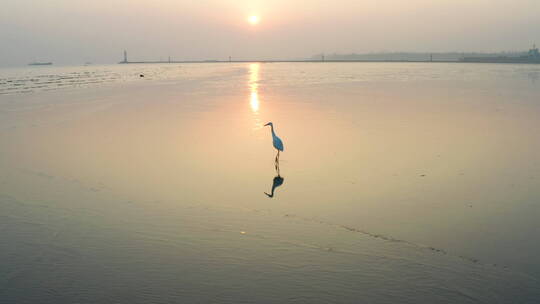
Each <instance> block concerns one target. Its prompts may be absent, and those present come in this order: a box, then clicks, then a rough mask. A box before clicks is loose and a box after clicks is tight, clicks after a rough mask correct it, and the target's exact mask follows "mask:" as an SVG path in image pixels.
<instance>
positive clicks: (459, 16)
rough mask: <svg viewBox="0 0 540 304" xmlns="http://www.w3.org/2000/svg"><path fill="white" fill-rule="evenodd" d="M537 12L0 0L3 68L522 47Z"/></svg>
mask: <svg viewBox="0 0 540 304" xmlns="http://www.w3.org/2000/svg"><path fill="white" fill-rule="evenodd" d="M509 12H511V13H509ZM539 13H540V2H539V1H537V0H513V1H510V0H495V1H487V0H477V1H465V0H453V1H450V0H441V1H437V2H436V3H433V1H428V0H411V1H407V2H404V1H391V0H378V1H376V0H366V1H355V0H336V1H327V0H326V1H325V0H314V1H310V2H309V5H305V1H299V0H289V1H285V0H273V1H262V0H261V1H248V0H237V1H217V0H207V1H200V2H197V3H195V2H194V1H182V0H181V1H173V0H161V1H154V2H153V3H152V4H149V2H147V1H142V0H130V1H128V0H110V1H96V2H82V1H68V0H50V1H36V0H5V1H3V5H2V10H1V11H0V38H1V39H2V41H3V47H2V48H1V49H0V66H19V65H25V64H27V63H28V62H31V61H34V60H37V61H54V63H55V64H81V63H84V62H87V61H89V62H94V63H115V62H118V61H119V60H121V55H122V51H123V50H128V52H129V55H130V58H131V59H133V60H156V59H160V57H161V58H162V59H166V58H167V57H168V56H171V57H172V58H173V59H176V60H200V59H220V60H224V59H226V58H228V56H232V57H233V58H234V59H277V58H281V59H291V58H308V57H311V56H312V55H314V54H318V53H321V52H325V53H368V52H378V51H388V52H391V51H408V52H424V51H426V52H445V51H460V52H461V51H477V52H499V51H522V50H526V49H528V48H529V47H530V46H531V45H532V43H534V42H540V26H539V23H538V18H537V17H538V15H539ZM253 16H257V18H256V19H257V22H255V23H256V24H255V23H250V22H248V20H251V19H249V18H250V17H253Z"/></svg>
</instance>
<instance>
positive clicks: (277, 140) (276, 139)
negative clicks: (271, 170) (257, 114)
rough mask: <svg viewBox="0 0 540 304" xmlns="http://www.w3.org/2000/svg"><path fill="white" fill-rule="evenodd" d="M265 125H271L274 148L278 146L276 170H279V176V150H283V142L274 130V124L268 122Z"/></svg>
mask: <svg viewBox="0 0 540 304" xmlns="http://www.w3.org/2000/svg"><path fill="white" fill-rule="evenodd" d="M265 126H270V128H271V130H272V145H273V146H274V148H276V150H277V155H276V170H277V171H278V176H279V152H280V151H281V152H283V142H282V141H281V139H280V138H279V137H278V136H277V135H276V132H275V131H274V124H273V123H271V122H269V123H267V124H265Z"/></svg>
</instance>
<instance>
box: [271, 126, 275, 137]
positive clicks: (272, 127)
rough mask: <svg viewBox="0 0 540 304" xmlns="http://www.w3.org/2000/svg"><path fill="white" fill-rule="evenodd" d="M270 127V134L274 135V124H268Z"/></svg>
mask: <svg viewBox="0 0 540 304" xmlns="http://www.w3.org/2000/svg"><path fill="white" fill-rule="evenodd" d="M270 128H271V129H272V135H273V136H276V133H275V132H274V125H270Z"/></svg>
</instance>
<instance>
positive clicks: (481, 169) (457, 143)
mask: <svg viewBox="0 0 540 304" xmlns="http://www.w3.org/2000/svg"><path fill="white" fill-rule="evenodd" d="M88 68H89V67H81V68H76V67H72V68H61V69H60V68H58V69H60V70H61V71H59V72H56V73H55V74H54V75H56V76H55V77H59V76H58V75H64V74H65V73H68V72H69V73H72V72H77V73H82V72H83V71H85V69H88ZM99 68H100V69H104V70H107V71H108V73H109V74H118V75H127V76H125V77H124V79H127V81H116V80H114V81H104V82H103V83H99V84H89V85H87V86H84V87H75V86H68V88H62V89H55V90H52V91H50V92H49V91H47V92H46V91H44V90H34V91H33V92H26V93H25V91H17V92H9V94H5V95H3V96H1V97H0V143H1V147H2V149H0V168H1V169H0V190H1V191H0V208H1V212H0V218H1V219H2V220H1V221H0V231H2V233H1V234H0V259H1V260H2V261H3V263H1V264H0V299H7V301H8V302H17V303H36V302H39V303H59V302H68V303H72V302H80V303H97V302H120V303H148V302H154V303H170V302H186V303H212V302H227V303H253V302H257V303H285V302H292V303H319V302H320V303H332V302H334V303H358V302H359V300H360V301H362V300H363V301H365V302H369V303H396V302H401V303H420V302H426V303H427V302H429V303H508V302H512V303H536V302H537V301H538V299H539V298H540V281H539V280H540V258H539V257H540V245H538V242H537V241H536V239H537V237H536V236H537V235H538V233H539V232H540V225H539V224H538V220H537V218H538V216H540V206H539V204H538V201H539V198H540V190H539V183H540V157H539V156H538V155H539V153H538V151H539V150H540V149H539V148H540V147H539V141H538V139H537V134H538V131H539V126H540V121H539V119H538V117H539V114H540V106H539V104H538V100H540V82H539V80H538V78H539V77H538V76H539V75H540V67H537V66H534V65H495V64H493V65H492V64H438V63H433V64H430V63H425V64H407V63H324V64H321V63H298V64H291V63H287V64H285V63H274V64H257V63H254V64H191V65H171V66H167V65H156V66H152V65H147V66H106V67H99ZM34 69H36V70H32V69H31V68H26V69H24V70H25V71H27V72H25V73H26V74H27V73H30V74H40V73H42V72H43V69H41V70H39V67H38V68H34ZM92 69H96V67H92ZM143 69H144V72H140V71H143ZM140 73H144V74H145V75H153V76H152V77H149V76H148V77H145V78H144V79H141V78H138V75H139V74H140ZM0 75H2V78H3V79H6V78H10V77H11V78H15V79H18V78H17V77H19V78H20V77H22V76H20V75H21V70H17V72H13V70H4V71H3V72H1V73H0ZM268 121H272V122H274V125H275V128H276V133H277V134H278V135H279V136H280V137H281V138H282V139H283V142H284V145H285V151H284V152H283V153H282V154H281V156H280V159H281V160H280V174H281V177H282V180H280V179H276V178H275V177H276V172H275V168H274V157H275V151H274V150H273V148H272V145H271V137H270V130H269V129H268V127H263V125H264V124H265V123H266V122H268ZM280 183H281V185H279V186H278V184H280ZM274 184H275V185H276V186H278V187H277V188H275V189H274V193H273V194H274V195H273V197H272V198H269V197H268V196H267V195H266V194H265V192H266V193H269V194H270V193H271V189H272V186H273V185H274Z"/></svg>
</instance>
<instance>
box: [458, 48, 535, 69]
mask: <svg viewBox="0 0 540 304" xmlns="http://www.w3.org/2000/svg"><path fill="white" fill-rule="evenodd" d="M461 61H462V62H477V63H538V64H540V52H539V51H538V48H537V47H536V44H535V45H533V47H532V49H530V50H529V52H528V53H527V54H525V55H522V56H496V57H495V56H492V57H463V58H461Z"/></svg>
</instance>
